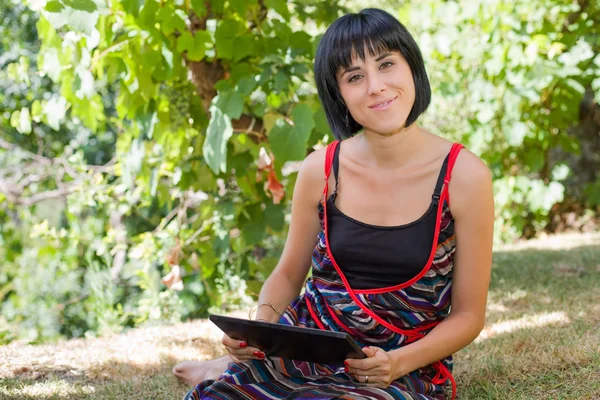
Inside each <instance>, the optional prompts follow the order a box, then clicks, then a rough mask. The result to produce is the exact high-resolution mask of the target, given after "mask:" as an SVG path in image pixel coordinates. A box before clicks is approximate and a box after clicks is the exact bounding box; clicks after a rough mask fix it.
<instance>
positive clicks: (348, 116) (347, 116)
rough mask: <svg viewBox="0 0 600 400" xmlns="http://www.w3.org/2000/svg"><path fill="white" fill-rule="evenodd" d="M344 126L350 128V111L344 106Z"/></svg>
mask: <svg viewBox="0 0 600 400" xmlns="http://www.w3.org/2000/svg"><path fill="white" fill-rule="evenodd" d="M346 126H347V127H348V128H350V111H349V110H348V108H346Z"/></svg>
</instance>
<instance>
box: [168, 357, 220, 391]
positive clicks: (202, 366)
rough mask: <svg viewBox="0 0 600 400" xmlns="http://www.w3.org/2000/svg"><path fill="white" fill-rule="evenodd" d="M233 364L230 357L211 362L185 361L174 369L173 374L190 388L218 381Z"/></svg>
mask: <svg viewBox="0 0 600 400" xmlns="http://www.w3.org/2000/svg"><path fill="white" fill-rule="evenodd" d="M229 362H231V359H230V358H229V356H223V357H221V358H217V359H214V360H209V361H184V362H180V363H179V364H177V365H176V366H174V367H173V374H174V375H175V376H176V377H177V378H179V379H181V380H182V381H184V382H185V383H187V384H188V385H190V386H196V385H198V384H199V383H200V382H202V381H204V380H207V379H217V378H218V377H219V376H221V374H223V372H225V369H226V368H227V364H229Z"/></svg>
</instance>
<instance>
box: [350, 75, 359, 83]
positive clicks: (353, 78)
mask: <svg viewBox="0 0 600 400" xmlns="http://www.w3.org/2000/svg"><path fill="white" fill-rule="evenodd" d="M358 78H360V75H352V76H351V77H350V79H348V82H349V83H352V82H355V81H356V80H358Z"/></svg>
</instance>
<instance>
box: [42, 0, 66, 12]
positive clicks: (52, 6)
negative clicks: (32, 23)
mask: <svg viewBox="0 0 600 400" xmlns="http://www.w3.org/2000/svg"><path fill="white" fill-rule="evenodd" d="M63 8H65V6H63V5H62V3H61V2H60V1H57V0H52V1H49V2H48V3H46V7H44V10H46V11H48V12H54V13H55V12H60V11H62V9H63Z"/></svg>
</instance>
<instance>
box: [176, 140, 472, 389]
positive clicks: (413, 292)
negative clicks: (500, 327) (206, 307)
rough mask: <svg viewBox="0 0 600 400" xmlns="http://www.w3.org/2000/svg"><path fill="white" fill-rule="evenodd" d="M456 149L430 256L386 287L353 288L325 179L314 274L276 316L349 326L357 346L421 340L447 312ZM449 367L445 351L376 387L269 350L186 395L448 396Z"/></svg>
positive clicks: (338, 369)
mask: <svg viewBox="0 0 600 400" xmlns="http://www.w3.org/2000/svg"><path fill="white" fill-rule="evenodd" d="M336 145H337V142H334V143H332V144H331V145H330V146H329V148H328V153H327V154H328V155H327V160H326V165H325V174H326V177H328V176H329V174H330V172H331V162H332V158H333V152H334V151H335V146H336ZM461 148H462V146H461V145H459V144H455V145H454V146H453V147H452V150H451V152H450V157H449V162H448V167H447V171H446V177H445V181H444V187H443V188H442V192H441V195H440V198H439V200H438V199H436V200H434V201H435V202H437V203H438V204H436V205H437V225H436V234H435V235H434V241H433V243H432V251H431V257H430V262H429V263H428V264H427V265H426V266H424V268H423V270H422V271H421V273H420V274H419V275H417V277H415V278H414V279H412V280H411V281H409V282H405V283H404V284H400V285H395V286H391V287H389V288H382V289H376V290H355V289H352V288H350V287H349V286H348V284H347V281H346V279H345V277H344V275H343V270H342V269H341V268H340V267H339V266H338V265H337V263H336V262H335V259H334V257H333V256H332V254H331V251H330V249H329V246H328V242H327V231H328V229H327V217H326V215H327V203H326V201H325V199H326V195H327V190H328V187H327V184H326V185H325V189H324V194H325V195H324V196H323V201H322V202H321V203H320V204H319V207H318V208H319V210H318V211H319V219H320V221H321V227H322V229H321V232H320V233H319V235H318V237H317V243H316V246H315V249H314V251H313V254H312V276H311V277H310V278H309V279H308V280H307V282H306V284H305V291H304V293H303V294H302V295H300V296H299V297H298V298H297V299H296V300H295V301H294V302H292V303H291V304H290V306H289V307H288V308H287V310H286V312H285V313H284V315H283V318H282V319H281V320H280V321H279V323H282V324H286V325H295V326H305V327H310V328H316V329H327V330H331V331H336V332H348V333H349V334H350V335H352V337H353V338H354V339H355V340H356V342H357V343H358V344H359V345H360V346H361V347H363V346H377V347H380V348H383V349H384V350H386V351H387V350H392V349H396V348H398V347H401V346H403V345H405V344H408V343H411V342H414V341H415V340H418V339H420V338H421V337H423V336H425V335H426V334H427V333H428V332H429V331H430V330H431V329H433V328H434V327H435V326H436V325H437V324H438V323H440V322H441V321H442V320H444V319H445V318H446V317H447V316H448V314H449V311H450V294H451V286H452V270H453V258H454V253H455V240H454V220H453V218H452V214H451V213H450V209H449V197H448V183H449V182H450V177H451V172H452V167H453V165H454V162H455V160H456V157H457V155H458V153H459V152H460V149H461ZM325 182H327V178H326V180H325ZM399 257H401V255H399ZM451 370H452V357H451V356H450V357H447V358H446V359H444V360H441V361H438V362H436V363H434V364H432V365H429V366H427V367H425V368H420V369H418V370H416V371H413V372H412V373H410V374H408V375H406V376H403V377H401V378H399V379H397V380H396V381H394V382H393V383H392V384H391V385H390V386H389V387H388V388H386V389H380V388H373V387H367V386H364V385H362V384H361V383H358V382H357V381H356V380H355V379H354V378H353V377H352V376H350V375H348V374H345V373H344V366H343V365H318V364H314V363H308V362H303V361H293V360H283V359H280V358H275V357H272V358H267V359H266V360H264V361H252V362H243V363H231V364H230V365H229V368H228V369H227V371H226V372H225V373H224V374H223V375H222V376H221V377H220V378H219V379H218V380H217V381H205V382H202V383H201V384H200V385H198V386H197V387H196V388H194V389H192V390H191V391H190V392H189V393H188V394H187V395H186V397H185V398H184V399H185V400H188V399H284V398H285V399H333V398H336V399H337V398H341V399H350V398H361V399H362V398H365V399H446V398H448V397H452V398H454V397H455V387H454V380H453V378H452V374H451ZM449 383H452V385H451V388H450V385H449ZM449 389H451V390H452V393H451V395H449V393H448V390H449Z"/></svg>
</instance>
